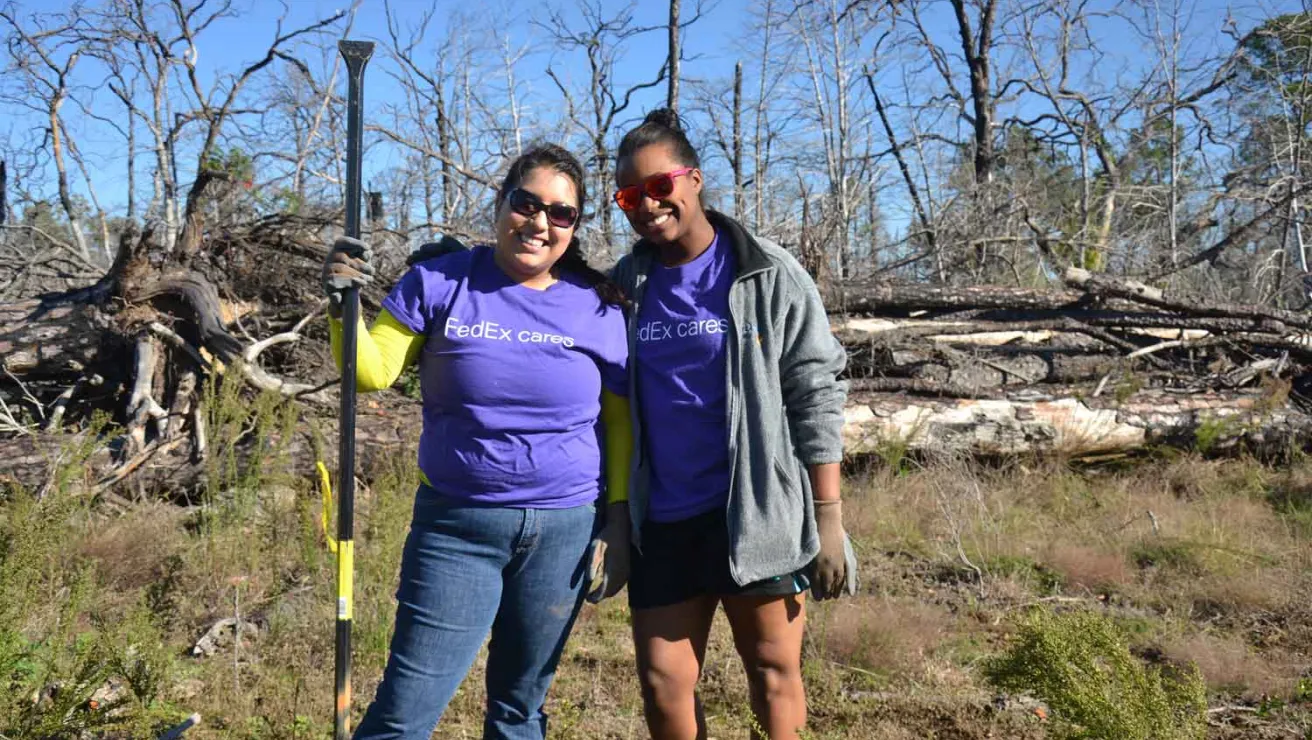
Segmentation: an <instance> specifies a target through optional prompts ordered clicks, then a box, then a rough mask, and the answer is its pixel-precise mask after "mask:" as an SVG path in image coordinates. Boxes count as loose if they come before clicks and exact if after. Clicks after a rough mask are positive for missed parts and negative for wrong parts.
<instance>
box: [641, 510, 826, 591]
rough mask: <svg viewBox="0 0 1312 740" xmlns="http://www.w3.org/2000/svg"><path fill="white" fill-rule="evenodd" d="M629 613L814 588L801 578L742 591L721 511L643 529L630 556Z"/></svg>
mask: <svg viewBox="0 0 1312 740" xmlns="http://www.w3.org/2000/svg"><path fill="white" fill-rule="evenodd" d="M631 555H632V557H631V560H630V562H631V564H632V570H631V571H630V573H629V608H631V609H654V608H656V607H659V606H669V605H671V604H679V603H682V602H684V601H688V600H689V599H693V598H696V597H698V596H790V595H792V594H799V593H801V592H803V591H805V590H806V589H808V588H810V586H811V584H810V581H809V580H808V579H807V577H806V575H805V574H804V573H801V572H797V573H786V574H784V575H780V576H775V577H774V578H767V579H765V580H763V581H756V582H754V583H749V584H747V585H745V586H740V585H739V584H738V583H736V582H735V581H734V580H733V576H732V575H731V574H730V573H729V527H728V523H727V521H726V520H725V512H724V509H722V508H719V509H715V510H713V511H708V512H706V513H705V514H698V515H697V516H694V517H691V518H689V519H683V520H680V521H677V522H668V523H657V522H650V521H649V522H646V523H644V524H643V525H642V551H641V552H639V551H638V549H637V548H633V549H632V551H631Z"/></svg>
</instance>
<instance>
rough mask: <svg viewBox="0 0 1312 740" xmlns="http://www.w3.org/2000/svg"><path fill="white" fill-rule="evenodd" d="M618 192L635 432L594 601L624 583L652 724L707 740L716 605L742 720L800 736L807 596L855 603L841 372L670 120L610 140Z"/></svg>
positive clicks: (840, 358) (782, 255) (771, 249)
mask: <svg viewBox="0 0 1312 740" xmlns="http://www.w3.org/2000/svg"><path fill="white" fill-rule="evenodd" d="M616 183H617V184H618V185H619V186H620V187H619V190H618V191H617V192H616V193H615V201H616V203H617V204H618V205H619V207H620V208H621V209H623V211H624V213H625V214H626V215H627V216H628V219H629V223H630V225H632V226H633V229H634V231H636V232H637V233H638V236H639V237H640V240H639V241H638V243H637V244H635V245H634V247H633V249H632V251H631V252H630V254H629V255H627V256H625V257H624V258H623V259H622V260H620V263H619V264H618V265H616V267H615V270H614V273H613V274H614V276H615V279H616V282H618V283H619V285H620V288H621V289H622V290H624V292H625V294H626V295H627V296H629V297H630V299H631V300H632V301H633V305H632V308H631V310H630V315H629V320H628V325H629V352H630V356H631V358H632V361H631V363H630V372H629V378H630V383H631V384H632V385H631V392H630V397H631V398H634V399H635V403H634V406H633V408H634V410H635V411H636V412H637V419H638V422H639V423H638V424H636V425H635V428H634V431H635V437H636V438H637V439H638V443H637V444H636V445H635V451H636V452H637V458H636V461H635V466H634V475H633V478H632V480H631V481H630V491H629V494H630V495H629V499H628V502H627V504H620V505H612V506H610V507H609V509H608V521H607V524H606V527H605V530H604V535H603V538H604V539H605V540H606V541H607V545H608V548H607V558H608V562H607V563H606V566H607V567H608V568H609V570H610V571H611V572H612V573H614V574H615V575H614V576H612V577H611V578H610V583H609V584H608V587H607V590H608V591H610V592H613V591H614V590H617V588H618V587H617V585H616V582H617V581H619V580H621V579H622V577H623V574H624V573H625V572H626V571H627V572H628V574H629V579H628V586H629V604H630V606H631V607H632V609H633V636H634V641H635V643H636V647H637V664H638V674H639V678H640V679H641V684H642V691H643V702H644V705H645V711H646V717H647V726H648V729H649V730H650V731H651V735H652V737H654V738H657V740H676V739H677V740H682V739H684V738H687V739H688V740H692V739H693V738H704V737H705V736H706V725H705V719H704V717H703V716H702V712H701V707H700V704H699V702H698V701H697V696H696V686H697V680H698V676H699V675H700V672H701V667H702V661H703V659H704V657H705V653H706V642H707V638H708V636H709V634H710V629H711V622H712V620H713V618H714V616H715V611H716V609H717V607H718V606H720V605H723V607H724V611H725V615H726V616H727V617H728V621H729V626H730V627H731V628H732V630H733V635H734V643H735V645H736V646H737V648H738V653H739V655H740V656H741V657H742V659H743V663H744V665H745V667H746V669H747V677H748V685H749V688H750V693H751V706H752V711H753V713H754V714H755V717H756V722H757V724H758V725H759V727H760V729H761V730H763V731H764V732H765V733H766V735H767V736H768V737H770V738H773V739H774V740H780V739H781V738H796V737H797V736H798V732H799V730H801V728H802V727H803V725H804V724H805V722H806V697H805V694H804V692H803V687H802V672H801V658H802V631H803V622H804V614H805V600H804V592H805V591H806V590H807V589H808V588H809V589H810V591H811V593H812V594H813V595H814V596H815V597H816V598H829V597H834V596H837V595H839V594H840V593H841V592H843V591H845V590H846V591H849V592H851V591H854V590H855V576H856V568H855V563H854V562H853V558H852V552H851V548H850V546H849V545H848V543H847V536H846V534H845V533H844V531H843V523H842V513H841V504H840V502H839V462H840V461H841V459H842V454H843V446H842V439H841V435H840V431H841V428H842V410H843V402H844V399H845V396H846V387H845V384H844V383H843V382H841V381H839V380H838V374H839V373H840V372H841V371H842V369H843V366H844V362H845V359H846V356H845V354H844V352H843V349H842V347H841V346H840V345H839V343H838V342H837V340H835V339H834V337H833V336H832V335H831V333H830V331H829V322H828V320H827V318H826V316H825V310H824V306H823V305H822V304H821V302H820V295H819V293H818V291H817V290H816V287H815V284H814V283H813V282H812V280H811V278H810V276H808V275H807V273H806V272H805V271H804V270H803V269H802V267H801V266H800V265H799V264H798V262H797V260H795V259H793V257H792V256H790V255H789V254H788V253H787V252H786V251H784V250H783V249H782V248H780V247H779V246H778V245H775V244H773V243H771V242H769V241H767V240H765V239H763V238H760V237H757V236H754V235H753V234H751V233H749V232H748V231H747V230H746V229H745V228H744V227H743V226H742V225H741V224H739V223H738V222H736V221H734V220H733V219H731V218H729V217H727V216H724V215H722V214H720V213H717V212H715V211H712V210H707V209H705V208H704V207H703V205H702V200H701V195H702V188H703V180H702V171H701V169H700V162H699V159H698V156H697V151H696V150H695V149H694V148H693V147H692V145H691V144H690V143H689V141H688V138H687V136H686V135H685V134H684V132H683V129H682V126H681V125H680V123H679V120H678V117H677V116H675V115H674V114H673V113H672V112H671V111H669V110H667V109H661V110H656V111H653V112H651V113H650V114H648V115H647V118H646V120H644V121H643V122H642V124H641V125H640V126H638V127H637V128H635V129H633V130H632V131H629V132H628V133H627V134H626V135H625V136H624V139H623V140H622V141H621V143H620V147H619V151H618V155H617V163H616ZM630 537H631V539H632V545H633V547H632V548H630V547H628V546H627V545H628V544H629V543H628V542H627V541H626V540H628V539H629V538H630ZM624 553H628V554H629V557H630V562H628V563H625V562H624V556H623V554H624ZM753 734H754V736H755V735H756V733H755V732H754V733H753Z"/></svg>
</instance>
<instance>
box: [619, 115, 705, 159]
mask: <svg viewBox="0 0 1312 740" xmlns="http://www.w3.org/2000/svg"><path fill="white" fill-rule="evenodd" d="M650 144H668V145H669V146H670V150H671V151H672V152H673V154H674V158H675V159H677V160H678V161H679V164H681V165H683V166H684V167H696V168H698V169H701V166H702V161H701V158H700V157H698V156H697V150H696V149H695V148H694V147H693V145H692V143H691V142H689V141H688V135H687V134H686V133H685V132H684V130H683V121H682V120H681V119H680V118H679V114H678V113H675V112H674V111H672V110H670V109H669V108H657V109H656V110H653V111H651V112H650V113H648V114H647V116H646V118H643V119H642V123H640V124H638V126H637V127H636V128H633V129H630V130H629V132H628V133H626V134H624V138H623V139H621V140H620V148H619V150H618V151H617V152H616V153H615V163H616V164H619V163H620V162H621V161H623V160H624V159H626V158H628V157H631V156H633V153H634V152H636V151H638V150H639V149H642V148H643V147H645V146H648V145H650Z"/></svg>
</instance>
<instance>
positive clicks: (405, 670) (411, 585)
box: [355, 485, 597, 740]
mask: <svg viewBox="0 0 1312 740" xmlns="http://www.w3.org/2000/svg"><path fill="white" fill-rule="evenodd" d="M596 526H597V514H596V507H595V506H594V505H592V504H588V505H584V506H577V507H574V508H571V509H511V508H499V507H488V506H470V505H468V504H465V503H463V502H461V501H458V500H452V499H449V498H443V497H442V496H441V495H439V494H437V493H436V492H434V491H433V490H432V489H431V488H428V487H427V486H423V485H421V486H420V487H419V493H418V495H417V496H416V499H415V508H414V521H413V522H412V523H411V525H410V535H409V537H408V538H407V539H406V543H405V551H404V553H403V555H402V558H401V585H400V587H399V588H398V590H397V594H396V600H397V611H396V632H395V634H394V635H393V637H392V646H391V653H390V655H389V656H388V658H387V669H386V671H385V672H384V673H383V682H382V683H381V684H379V686H378V693H377V695H376V696H375V697H374V701H373V703H372V704H370V705H369V709H368V710H367V711H366V712H365V715H364V719H363V720H362V721H361V722H360V727H359V729H357V730H356V732H355V740H366V739H367V740H378V739H381V738H389V739H392V738H395V739H396V740H428V738H429V737H430V736H431V735H432V733H433V728H434V727H435V726H436V725H437V721H438V720H439V719H440V718H441V716H442V712H443V711H444V710H445V709H446V706H447V703H448V702H449V701H451V697H452V696H454V695H455V692H456V689H457V688H459V686H460V682H461V681H462V680H463V679H464V677H465V674H466V673H468V672H469V667H470V666H471V665H473V663H474V659H475V658H476V657H477V655H478V650H479V648H480V647H481V646H482V644H483V638H484V637H486V636H487V634H488V630H489V629H490V630H491V631H492V640H491V642H490V643H489V645H488V657H487V713H486V715H485V717H484V721H483V737H484V738H500V739H504V740H520V739H521V738H523V739H525V740H530V739H531V740H542V738H544V737H545V736H546V732H547V716H546V714H544V713H543V711H542V709H543V704H544V703H545V701H546V696H547V688H548V687H550V686H551V680H552V678H553V677H554V676H555V674H556V664H557V663H558V662H559V661H560V655H561V652H562V651H563V650H564V647H565V640H566V638H568V637H569V632H570V629H571V628H572V627H573V626H574V618H575V617H576V616H577V615H578V613H579V608H580V607H581V606H582V604H583V596H584V591H585V587H586V585H587V555H588V548H589V546H590V543H591V541H592V536H593V533H594V532H595V530H596Z"/></svg>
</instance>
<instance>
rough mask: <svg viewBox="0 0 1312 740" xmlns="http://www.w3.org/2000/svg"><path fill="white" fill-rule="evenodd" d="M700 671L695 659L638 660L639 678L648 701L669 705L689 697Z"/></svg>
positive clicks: (663, 658) (679, 657)
mask: <svg viewBox="0 0 1312 740" xmlns="http://www.w3.org/2000/svg"><path fill="white" fill-rule="evenodd" d="M699 674H700V670H699V668H698V666H697V662H696V660H689V659H687V658H684V657H683V656H646V659H645V660H639V661H638V681H639V683H641V684H642V695H643V699H644V700H646V701H647V702H656V703H658V704H669V703H677V702H680V701H683V700H687V699H689V698H691V697H692V696H693V695H694V694H695V692H696V691H697V679H698V677H699Z"/></svg>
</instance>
